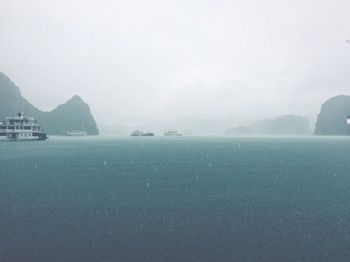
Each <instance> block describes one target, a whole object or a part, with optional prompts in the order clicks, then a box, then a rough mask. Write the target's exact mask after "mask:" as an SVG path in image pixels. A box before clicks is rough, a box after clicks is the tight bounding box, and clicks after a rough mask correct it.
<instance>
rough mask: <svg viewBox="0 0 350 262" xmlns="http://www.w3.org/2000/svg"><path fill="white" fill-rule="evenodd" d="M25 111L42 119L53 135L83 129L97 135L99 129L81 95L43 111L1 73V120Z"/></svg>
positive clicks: (44, 125) (46, 129) (41, 121)
mask: <svg viewBox="0 0 350 262" xmlns="http://www.w3.org/2000/svg"><path fill="white" fill-rule="evenodd" d="M18 112H24V113H25V114H26V115H27V116H29V117H34V118H36V119H38V120H39V121H40V124H41V125H42V127H43V128H44V130H45V131H46V132H47V133H48V134H51V135H63V134H65V133H66V132H67V131H73V130H79V131H80V130H81V131H86V132H87V133H88V134H89V135H97V134H98V129H97V126H96V123H95V120H94V118H93V116H92V115H91V113H90V108H89V106H88V105H87V104H86V103H84V101H83V100H82V99H81V98H80V97H79V96H74V97H72V98H71V99H70V100H69V101H67V102H66V103H64V104H62V105H59V106H58V107H57V108H55V109H54V110H52V111H51V112H43V111H40V110H39V109H37V108H36V107H34V106H33V105H32V104H31V103H29V102H28V101H27V100H26V99H25V98H24V97H23V96H22V94H21V91H20V89H19V88H18V87H17V86H16V85H15V84H14V83H13V82H12V81H11V80H10V79H9V78H8V77H7V76H6V75H5V74H3V73H0V120H2V119H3V118H5V117H7V116H15V115H16V114H17V113H18Z"/></svg>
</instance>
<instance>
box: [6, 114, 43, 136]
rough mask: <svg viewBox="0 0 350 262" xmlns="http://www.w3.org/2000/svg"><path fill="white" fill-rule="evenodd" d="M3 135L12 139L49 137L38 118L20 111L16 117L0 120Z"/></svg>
mask: <svg viewBox="0 0 350 262" xmlns="http://www.w3.org/2000/svg"><path fill="white" fill-rule="evenodd" d="M1 136H3V137H6V138H7V139H8V140H10V141H17V140H46V139H47V135H46V133H44V131H43V130H42V129H41V127H40V125H39V122H38V120H35V119H34V118H32V117H25V116H24V113H18V114H17V116H15V117H6V118H5V119H4V120H3V121H2V122H0V137H1Z"/></svg>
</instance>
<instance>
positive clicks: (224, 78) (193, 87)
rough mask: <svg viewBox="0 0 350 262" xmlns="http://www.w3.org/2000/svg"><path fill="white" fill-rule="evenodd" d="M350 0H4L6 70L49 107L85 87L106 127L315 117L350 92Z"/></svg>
mask: <svg viewBox="0 0 350 262" xmlns="http://www.w3.org/2000/svg"><path fill="white" fill-rule="evenodd" d="M349 10H350V2H349V1H346V0H343V1H330V0H329V1H326V0H321V1H314V0H312V1H311V0H306V1H305V0H303V1H301V0H295V1H291V0H290V1H277V0H267V1H258V0H251V1H246V0H245V1H243V0H242V1H220V0H219V1H196V0H195V1H141V0H138V1H136V0H134V1H108V0H106V1H97V0H96V1H93V0H90V1H86V0H84V1H81V0H77V1H67V0H60V1H56V0H54V1H39V0H32V1H25V0H21V1H19V0H2V1H1V2H0V58H1V59H0V71H1V72H4V73H6V74H7V75H8V76H9V77H10V78H11V79H12V80H13V81H14V82H15V83H16V84H17V85H18V86H19V87H20V88H21V91H22V93H23V95H24V96H25V97H26V98H27V99H28V100H29V101H30V102H31V103H33V104H34V105H36V106H37V107H38V108H40V109H42V110H51V109H53V108H54V107H56V106H57V104H61V103H63V102H64V101H66V100H67V99H69V98H70V97H72V96H73V95H75V94H78V95H80V96H81V97H82V98H83V99H84V101H86V102H87V103H88V104H89V105H90V107H91V110H92V113H93V115H94V117H95V118H96V120H97V122H98V123H99V124H100V125H101V126H105V127H106V126H119V129H123V130H124V129H125V130H128V128H129V127H134V126H143V127H145V128H157V129H159V130H160V129H164V128H179V127H180V128H183V129H186V128H189V129H191V128H193V126H199V127H200V128H202V129H205V128H207V129H209V128H210V131H213V132H214V131H218V130H224V128H227V127H229V126H234V125H239V124H247V123H251V122H253V121H256V120H259V119H265V118H271V117H276V116H279V115H283V114H297V115H304V116H307V117H309V118H310V119H313V118H314V117H315V116H316V115H317V113H318V112H319V109H320V105H321V103H323V102H324V101H325V100H326V99H328V98H329V97H331V96H334V95H338V94H349V92H348V90H349V83H350V45H349V42H348V40H349V39H350V29H349V25H350V16H349V15H348V11H349Z"/></svg>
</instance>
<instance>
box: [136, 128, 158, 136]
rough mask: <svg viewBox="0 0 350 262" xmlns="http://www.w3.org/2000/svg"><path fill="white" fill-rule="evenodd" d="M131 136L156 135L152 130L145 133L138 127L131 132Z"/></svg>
mask: <svg viewBox="0 0 350 262" xmlns="http://www.w3.org/2000/svg"><path fill="white" fill-rule="evenodd" d="M131 136H154V133H152V132H146V133H144V132H143V131H141V130H139V129H137V130H135V131H134V132H132V133H131Z"/></svg>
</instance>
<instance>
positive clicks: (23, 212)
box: [0, 137, 350, 261]
mask: <svg viewBox="0 0 350 262" xmlns="http://www.w3.org/2000/svg"><path fill="white" fill-rule="evenodd" d="M349 160H350V139H347V138H316V137H310V138H293V137H289V138H272V137H271V138H269V137H265V138H264V137H263V138H232V137H197V138H196V137H176V138H175V137H174V138H172V137H170V138H161V137H159V138H157V137H153V138H152V137H140V138H118V137H99V138H90V137H84V138H58V137H56V138H55V137H53V138H51V139H49V140H48V141H43V142H0V187H1V188H0V189H1V191H0V212H1V213H0V214H1V215H0V261H349V260H350V248H349V246H350V172H349V170H350V161H349Z"/></svg>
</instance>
